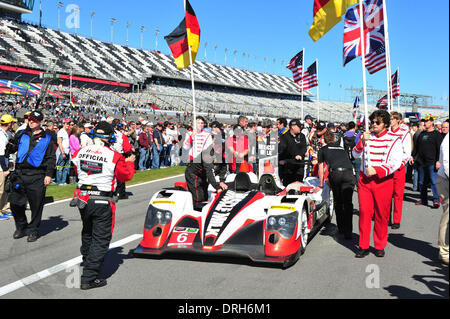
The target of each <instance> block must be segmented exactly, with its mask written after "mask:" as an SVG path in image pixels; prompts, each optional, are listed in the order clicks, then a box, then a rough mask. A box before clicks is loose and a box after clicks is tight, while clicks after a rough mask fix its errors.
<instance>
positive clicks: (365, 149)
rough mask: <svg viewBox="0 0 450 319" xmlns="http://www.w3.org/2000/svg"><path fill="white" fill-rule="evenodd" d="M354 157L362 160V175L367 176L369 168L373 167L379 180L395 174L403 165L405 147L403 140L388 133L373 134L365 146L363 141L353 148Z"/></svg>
mask: <svg viewBox="0 0 450 319" xmlns="http://www.w3.org/2000/svg"><path fill="white" fill-rule="evenodd" d="M353 157H354V158H361V159H362V160H361V169H360V171H361V173H362V174H364V175H366V176H369V174H367V168H368V167H373V168H375V170H376V172H377V176H378V177H379V178H383V177H386V176H388V175H391V174H393V173H394V172H395V171H396V170H398V169H399V168H400V167H401V165H402V160H403V147H402V143H401V138H400V137H398V136H396V135H394V134H392V133H390V132H388V131H387V130H386V131H383V132H382V133H381V134H380V135H377V134H374V133H372V134H371V136H370V139H369V140H368V141H366V143H365V145H364V146H363V144H362V141H359V143H358V144H357V145H356V146H355V147H354V148H353Z"/></svg>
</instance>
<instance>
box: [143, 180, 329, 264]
mask: <svg viewBox="0 0 450 319" xmlns="http://www.w3.org/2000/svg"><path fill="white" fill-rule="evenodd" d="M226 183H227V185H228V189H227V190H225V191H222V192H219V193H212V194H211V196H210V199H209V200H208V202H206V203H205V206H204V207H203V208H201V210H200V209H199V210H195V209H194V208H193V200H192V195H191V193H190V192H188V191H187V189H186V185H185V183H176V187H174V188H167V189H163V190H161V191H159V192H157V193H156V194H154V195H153V197H152V198H151V200H150V203H149V206H148V209H147V215H146V218H145V224H144V236H143V239H142V241H141V242H140V244H139V245H138V247H137V248H136V249H135V250H134V255H135V256H138V257H139V256H144V255H161V254H163V253H165V252H168V251H178V252H195V253H201V254H211V255H214V254H215V255H230V256H232V255H235V256H247V257H249V258H250V259H251V260H252V261H254V262H264V263H276V264H279V265H281V267H283V268H287V267H289V266H291V265H293V264H294V263H295V262H296V261H297V260H298V259H299V257H300V255H301V254H302V253H303V252H304V251H305V248H306V245H307V243H308V237H309V234H310V233H312V232H315V231H317V230H318V229H319V228H320V227H321V226H322V225H323V224H324V223H325V222H326V221H327V220H328V221H330V220H331V218H332V214H333V197H332V194H331V191H330V188H329V186H328V185H327V184H325V185H324V187H323V189H321V190H319V189H318V188H317V186H318V183H319V180H318V178H316V177H308V178H306V179H305V180H304V181H303V182H296V183H293V184H290V185H288V186H287V187H286V188H284V189H283V188H282V187H280V184H279V182H278V180H277V176H276V175H274V174H262V176H261V177H260V178H259V179H258V177H257V176H256V175H255V174H254V173H251V172H240V173H238V174H233V175H230V176H228V178H227V180H226ZM318 190H319V191H318Z"/></svg>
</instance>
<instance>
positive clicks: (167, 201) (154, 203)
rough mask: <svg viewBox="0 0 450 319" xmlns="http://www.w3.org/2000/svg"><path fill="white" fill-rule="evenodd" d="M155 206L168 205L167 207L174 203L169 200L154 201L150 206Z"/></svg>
mask: <svg viewBox="0 0 450 319" xmlns="http://www.w3.org/2000/svg"><path fill="white" fill-rule="evenodd" d="M156 204H169V205H175V202H174V201H171V200H154V201H153V202H152V205H156Z"/></svg>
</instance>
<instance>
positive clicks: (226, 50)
mask: <svg viewBox="0 0 450 319" xmlns="http://www.w3.org/2000/svg"><path fill="white" fill-rule="evenodd" d="M227 52H228V48H225V66H227Z"/></svg>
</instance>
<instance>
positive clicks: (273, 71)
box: [272, 58, 277, 74]
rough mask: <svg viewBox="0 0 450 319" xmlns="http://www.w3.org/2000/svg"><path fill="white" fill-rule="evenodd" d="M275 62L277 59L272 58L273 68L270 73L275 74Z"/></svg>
mask: <svg viewBox="0 0 450 319" xmlns="http://www.w3.org/2000/svg"><path fill="white" fill-rule="evenodd" d="M276 62H277V59H275V58H273V68H272V73H273V74H275V63H276Z"/></svg>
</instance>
